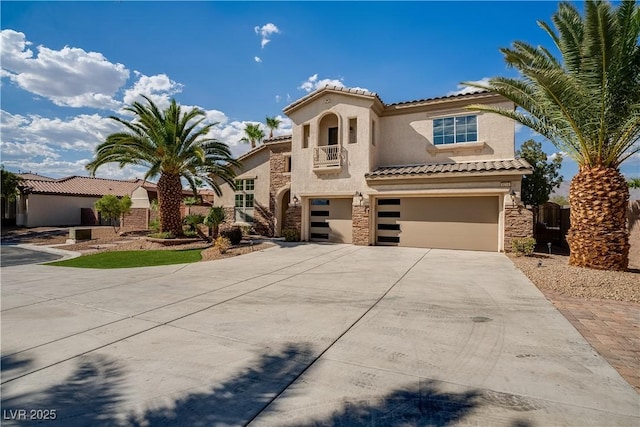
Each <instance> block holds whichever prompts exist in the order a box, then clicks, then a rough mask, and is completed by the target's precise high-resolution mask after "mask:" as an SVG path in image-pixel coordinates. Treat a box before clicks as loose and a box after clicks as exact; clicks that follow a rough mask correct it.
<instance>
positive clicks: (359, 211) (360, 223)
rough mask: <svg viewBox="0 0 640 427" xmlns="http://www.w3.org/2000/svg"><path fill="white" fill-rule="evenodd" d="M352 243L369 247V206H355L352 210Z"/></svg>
mask: <svg viewBox="0 0 640 427" xmlns="http://www.w3.org/2000/svg"><path fill="white" fill-rule="evenodd" d="M351 209H352V210H351V219H352V222H353V227H352V237H351V239H352V243H353V244H354V245H359V246H368V245H369V208H368V207H367V206H353V207H352V208H351Z"/></svg>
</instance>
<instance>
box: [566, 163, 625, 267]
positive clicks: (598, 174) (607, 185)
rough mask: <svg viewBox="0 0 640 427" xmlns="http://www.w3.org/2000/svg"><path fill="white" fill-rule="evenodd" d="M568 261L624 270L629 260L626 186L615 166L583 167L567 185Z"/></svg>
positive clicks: (581, 265)
mask: <svg viewBox="0 0 640 427" xmlns="http://www.w3.org/2000/svg"><path fill="white" fill-rule="evenodd" d="M569 204H570V206H571V228H570V230H569V232H568V234H567V241H568V242H569V249H570V250H571V255H570V257H569V264H571V265H575V266H579V267H589V268H596V269H602V270H625V269H626V268H627V266H628V264H629V231H628V229H627V208H628V204H629V188H628V187H627V183H626V181H625V179H624V177H623V176H622V174H621V173H620V171H619V170H618V169H614V168H607V167H604V166H596V167H593V168H589V167H582V168H581V169H580V172H578V174H577V175H576V176H575V177H574V178H573V180H572V181H571V186H570V188H569Z"/></svg>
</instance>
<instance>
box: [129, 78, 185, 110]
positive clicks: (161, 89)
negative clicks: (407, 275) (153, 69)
mask: <svg viewBox="0 0 640 427" xmlns="http://www.w3.org/2000/svg"><path fill="white" fill-rule="evenodd" d="M135 74H136V76H137V77H138V80H137V81H136V82H135V83H134V85H133V86H132V87H130V88H129V89H127V90H125V91H124V98H123V101H124V103H125V104H127V105H131V104H132V103H133V102H135V101H138V102H142V103H146V101H145V100H144V98H142V96H141V95H146V96H148V97H149V98H151V100H152V101H153V102H154V103H155V104H156V105H157V106H158V108H160V109H164V108H167V107H168V106H169V103H170V102H171V97H172V96H173V95H175V94H176V93H180V92H182V88H183V87H184V86H183V85H182V84H180V83H177V82H175V81H173V80H171V79H170V78H169V76H167V75H166V74H156V75H153V76H146V75H144V74H142V73H140V72H138V71H136V72H135ZM121 113H122V112H121Z"/></svg>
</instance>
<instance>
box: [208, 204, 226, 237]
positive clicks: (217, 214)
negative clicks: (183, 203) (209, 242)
mask: <svg viewBox="0 0 640 427" xmlns="http://www.w3.org/2000/svg"><path fill="white" fill-rule="evenodd" d="M225 216H226V215H225V213H224V208H223V207H222V206H212V207H211V209H210V210H209V214H208V215H207V217H206V218H205V219H204V223H205V225H206V226H207V227H209V236H211V237H213V239H214V240H215V239H217V238H218V233H219V231H220V224H222V223H223V222H224V221H225Z"/></svg>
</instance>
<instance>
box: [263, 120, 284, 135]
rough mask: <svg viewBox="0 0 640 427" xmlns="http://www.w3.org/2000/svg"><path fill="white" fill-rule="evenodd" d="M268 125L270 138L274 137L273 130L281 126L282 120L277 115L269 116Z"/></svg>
mask: <svg viewBox="0 0 640 427" xmlns="http://www.w3.org/2000/svg"><path fill="white" fill-rule="evenodd" d="M266 121H267V127H268V128H269V138H273V131H274V130H277V129H278V128H279V127H280V124H281V123H282V121H281V120H280V119H278V118H277V117H267V119H266Z"/></svg>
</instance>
